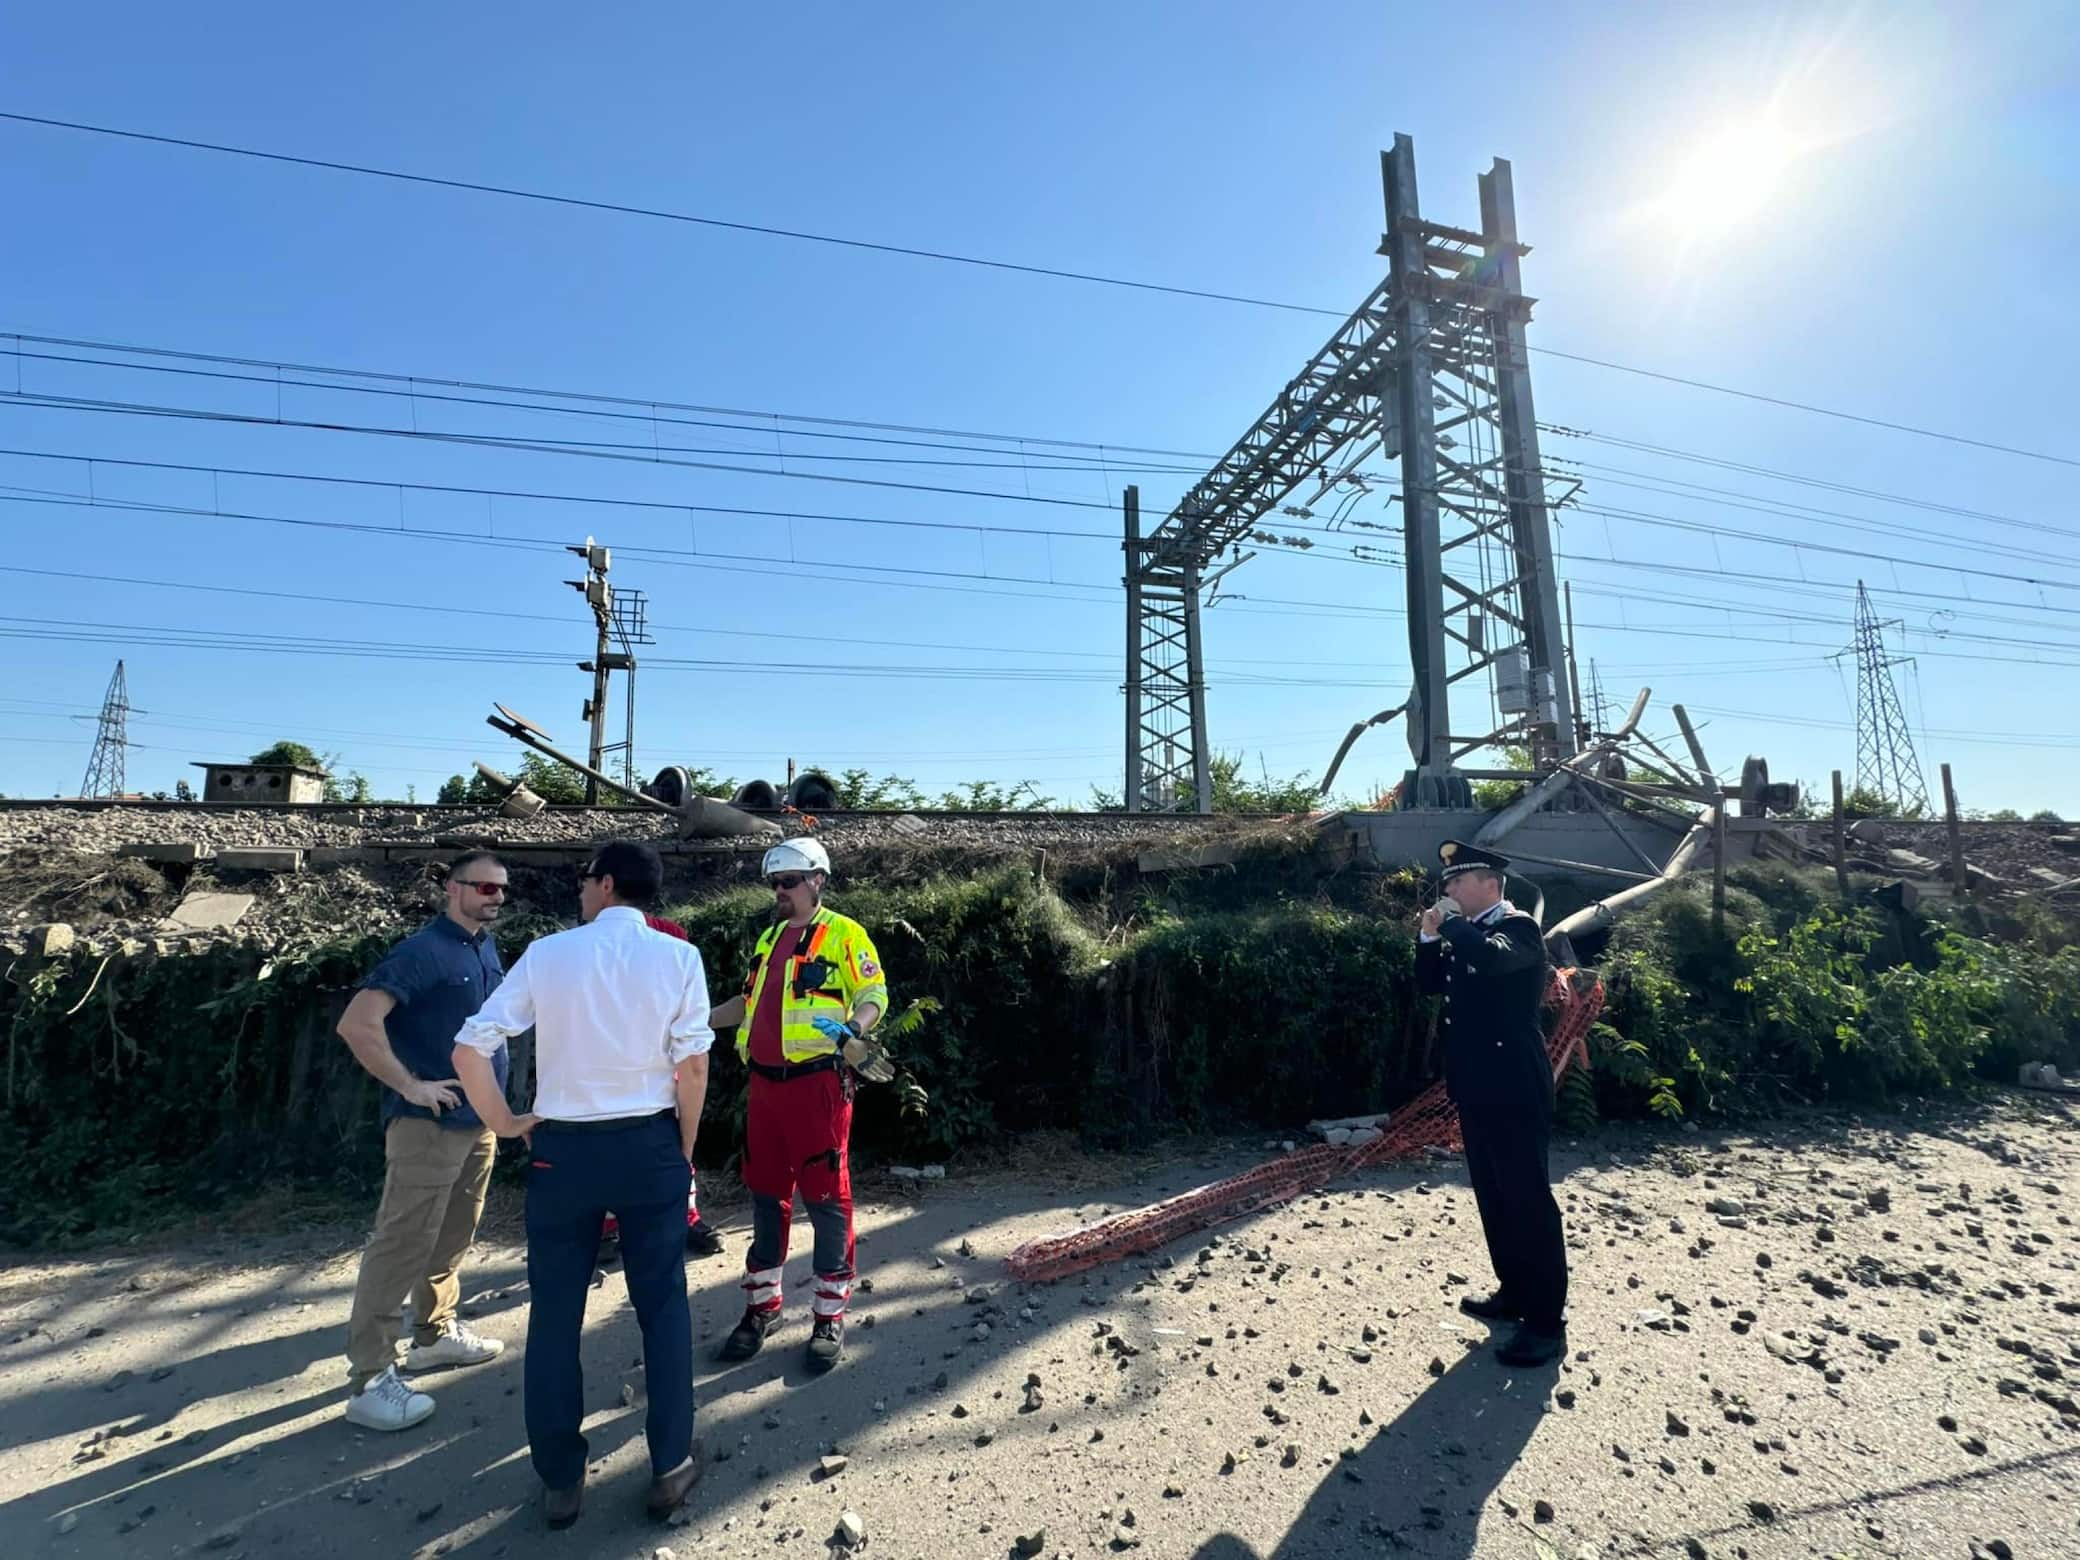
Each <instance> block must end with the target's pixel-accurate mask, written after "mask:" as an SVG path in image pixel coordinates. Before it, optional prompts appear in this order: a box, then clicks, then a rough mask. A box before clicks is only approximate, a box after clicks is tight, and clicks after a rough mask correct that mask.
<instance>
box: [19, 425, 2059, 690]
mask: <svg viewBox="0 0 2080 1560" xmlns="http://www.w3.org/2000/svg"><path fill="white" fill-rule="evenodd" d="M66 458H75V457H66ZM115 464H122V463H121V462H116V463H115ZM148 464H152V463H148ZM355 480H358V479H355ZM0 503H46V504H52V505H55V506H57V507H61V508H62V507H74V508H106V509H116V510H120V511H127V512H143V513H153V514H170V515H179V516H185V517H188V518H197V519H213V520H244V521H255V522H260V523H265V524H274V525H290V526H297V527H301V528H307V529H316V530H331V531H343V532H351V533H355V534H360V535H370V536H384V537H395V538H398V539H400V540H407V541H439V542H449V543H454V544H459V545H464V546H480V547H497V548H507V549H515V550H521V551H531V552H542V553H554V552H560V551H561V550H562V544H561V543H559V542H556V541H553V540H550V539H548V538H533V537H531V538H517V537H483V536H475V535H472V534H469V533H461V532H453V531H436V530H426V529H417V528H411V527H406V526H401V525H376V524H371V523H367V522H353V521H342V520H319V519H313V518H306V517H299V516H289V515H270V514H261V513H256V512H251V511H245V510H236V509H225V508H222V507H212V508H190V507H185V506H179V505H172V504H158V503H149V502H144V501H139V500H131V499H115V498H104V497H99V496H94V497H75V496H55V497H53V496H36V497H22V496H19V495H8V494H6V493H0ZM621 550H622V551H623V552H625V553H627V554H629V555H631V556H640V557H643V558H644V559H645V560H646V561H649V562H652V563H656V564H661V565H665V566H671V567H680V568H698V569H705V570H710V571H715V572H721V573H741V574H755V575H766V576H772V577H777V578H783V579H811V580H832V581H837V582H841V583H845V584H857V583H858V582H859V580H860V579H861V578H862V577H863V576H865V575H869V574H877V573H878V574H896V575H917V576H924V577H925V579H926V580H928V581H931V582H937V581H956V582H962V583H959V584H940V583H920V582H919V581H918V580H916V579H900V580H894V581H878V582H877V583H880V584H884V585H887V584H899V585H902V586H904V587H905V588H909V589H927V590H929V589H940V590H946V589H952V590H959V591H962V592H964V593H976V594H990V593H995V594H1011V595H1015V596H1021V597H1024V596H1028V595H1030V594H1032V593H1031V592H1004V591H1002V590H1001V587H1003V586H1005V585H1012V584H1018V585H1030V586H1033V587H1036V588H1044V591H1045V593H1046V594H1048V595H1051V596H1054V597H1057V598H1064V597H1065V593H1068V592H1084V593H1086V594H1082V595H1077V596H1070V597H1066V599H1074V600H1081V601H1086V602H1091V603H1092V604H1104V602H1105V600H1106V598H1108V597H1110V596H1111V595H1112V593H1113V590H1112V587H1109V586H1101V585H1082V584H1076V583H1072V582H1067V581H1056V580H1051V579H1042V578H1040V577H1039V576H1037V575H1015V574H1014V575H1006V574H990V573H982V572H978V571H973V570H952V569H919V568H915V567H911V566H895V565H884V564H854V565H849V566H848V572H846V573H842V574H827V573H815V572H809V571H807V570H806V569H804V568H800V567H794V568H786V569H781V568H775V567H772V566H770V561H769V560H765V559H764V558H763V556H762V555H759V554H734V553H721V554H718V553H703V552H700V551H698V550H696V549H687V548H657V547H639V546H637V547H629V546H624V547H622V548H621ZM1307 556H1322V555H1321V554H1309V555H1307ZM1563 556H1565V555H1563ZM736 558H754V559H758V560H759V562H757V563H733V562H722V561H719V560H721V559H736ZM1328 561H1331V562H1356V563H1361V564H1364V563H1369V562H1371V560H1366V559H1362V558H1357V559H1340V558H1336V557H1330V558H1329V560H1328ZM1590 561H1595V562H1608V561H1611V560H1603V559H1593V560H1590ZM1673 567H1674V566H1671V568H1673ZM1677 572H1683V571H1680V570H1678V571H1677ZM1244 599H1246V600H1249V601H1251V602H1254V603H1259V604H1261V605H1255V606H1241V607H1235V606H1228V607H1224V608H1223V610H1228V611H1243V612H1252V611H1264V610H1270V608H1271V604H1277V605H1281V606H1288V607H1300V608H1308V609H1315V610H1313V611H1311V612H1307V613H1302V614H1276V615H1318V616H1338V615H1359V616H1366V617H1400V616H1404V615H1405V612H1404V611H1403V609H1399V608H1391V607H1367V606H1357V605H1353V604H1348V603H1342V602H1325V601H1305V600H1302V601H1293V600H1290V599H1288V598H1283V597H1261V596H1259V597H1249V598H1244ZM2044 610H2047V611H2054V612H2064V613H2069V614H2080V607H2070V608H2046V609H2044ZM1816 621H1820V620H1816ZM1828 621H1831V620H1828ZM1579 626H1581V627H1584V628H1599V629H1603V630H1606V631H1609V632H1614V633H1635V634H1661V635H1682V636H1684V637H1691V638H1714V639H1725V640H1733V641H1736V642H1743V643H1745V642H1748V640H1749V639H1750V638H1751V637H1752V636H1742V635H1732V634H1711V633H1700V632H1698V631H1695V630H1689V629H1680V628H1675V627H1668V626H1662V625H1648V624H1629V623H1607V624H1597V623H1587V622H1585V623H1582V624H1580V625H1579ZM2031 642H2032V643H2036V644H2040V645H2041V647H2042V648H2047V649H2061V648H2065V645H2064V644H2063V642H2059V641H2049V642H2045V641H2031ZM1925 653H1927V654H1933V655H1939V656H1943V655H1950V656H1951V658H1955V659H1980V660H1985V659H2000V660H2003V661H2006V662H2008V663H2009V664H2019V665H2054V666H2055V665H2065V664H2067V663H2065V662H2061V661H2045V660H2041V659H2035V660H2030V659H2022V660H2017V659H2015V658H2006V657H2002V658H1989V657H1968V656H1962V655H1956V654H1954V653H1950V652H1942V651H1929V652H1925ZM646 664H647V663H646Z"/></svg>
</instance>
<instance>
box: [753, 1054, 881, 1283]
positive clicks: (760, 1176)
mask: <svg viewBox="0 0 2080 1560" xmlns="http://www.w3.org/2000/svg"><path fill="white" fill-rule="evenodd" d="M850 1084H851V1079H850V1078H849V1077H848V1076H847V1075H846V1074H845V1072H844V1071H843V1069H842V1068H834V1069H832V1070H830V1071H828V1072H820V1073H810V1074H807V1075H806V1076H803V1077H796V1078H789V1079H787V1080H786V1081H785V1082H776V1081H775V1080H773V1079H771V1078H762V1077H760V1076H759V1075H758V1074H757V1073H753V1074H752V1075H751V1097H750V1103H749V1106H748V1109H747V1111H746V1115H745V1122H744V1185H745V1187H746V1188H747V1189H748V1190H749V1191H750V1193H751V1196H752V1204H753V1221H752V1225H753V1230H752V1240H751V1249H750V1250H749V1251H748V1252H746V1253H745V1259H744V1267H745V1274H746V1282H745V1289H746V1291H747V1293H748V1294H749V1296H750V1300H751V1304H752V1305H753V1307H754V1308H756V1309H767V1308H772V1307H777V1306H778V1305H779V1303H780V1268H781V1267H782V1266H783V1265H784V1264H785V1263H786V1261H787V1244H788V1233H789V1230H790V1228H791V1226H792V1224H793V1219H794V1193H795V1188H796V1187H800V1188H801V1193H802V1201H803V1202H804V1203H806V1204H807V1205H808V1211H809V1214H810V1218H811V1221H812V1222H813V1223H814V1224H815V1225H816V1227H817V1228H816V1236H817V1239H816V1255H815V1272H816V1291H817V1292H816V1299H817V1305H816V1307H815V1309H816V1311H817V1314H818V1315H822V1316H831V1315H843V1314H844V1309H845V1302H846V1301H847V1300H849V1299H850V1298H851V1294H852V1278H853V1272H854V1267H853V1263H854V1255H855V1250H856V1242H855V1239H854V1233H853V1227H852V1160H851V1153H850V1150H849V1148H848V1146H847V1142H848V1139H849V1138H850V1137H851V1135H852V1089H851V1087H850ZM775 1212H777V1215H778V1217H777V1218H774V1217H771V1216H770V1215H771V1214H773V1213H775Z"/></svg>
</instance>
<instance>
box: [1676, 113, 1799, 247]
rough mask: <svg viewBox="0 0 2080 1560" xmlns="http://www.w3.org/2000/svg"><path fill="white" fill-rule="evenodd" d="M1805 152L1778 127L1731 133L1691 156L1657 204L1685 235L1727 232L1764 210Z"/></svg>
mask: <svg viewBox="0 0 2080 1560" xmlns="http://www.w3.org/2000/svg"><path fill="white" fill-rule="evenodd" d="M1803 150H1804V148H1803V147H1801V146H1800V144H1799V143H1798V141H1797V140H1796V139H1794V138H1793V137H1792V136H1791V135H1790V134H1789V133H1787V132H1786V131H1784V130H1783V129H1781V128H1780V127H1778V126H1776V125H1771V124H1760V125H1754V126H1751V127H1749V128H1747V129H1745V130H1739V131H1728V132H1726V133H1725V134H1722V135H1719V136H1716V137H1714V138H1713V139H1712V140H1710V141H1707V142H1706V143H1705V144H1704V145H1703V146H1701V147H1700V148H1699V149H1698V150H1697V151H1695V152H1693V153H1692V154H1691V155H1690V157H1689V159H1688V160H1687V161H1686V162H1685V163H1684V164H1683V166H1682V168H1681V170H1680V171H1679V172H1678V173H1677V175H1676V178H1675V181H1674V182H1673V183H1672V184H1670V186H1669V187H1668V189H1667V190H1666V191H1665V192H1664V193H1663V194H1662V196H1661V198H1660V200H1659V201H1657V202H1656V205H1658V206H1659V208H1660V210H1661V213H1662V215H1663V217H1664V219H1665V220H1666V221H1667V222H1668V223H1669V225H1670V226H1671V227H1673V228H1675V229H1676V230H1677V231H1678V232H1680V233H1683V234H1685V235H1686V236H1693V237H1694V236H1700V235H1709V234H1713V233H1721V232H1724V231H1726V230H1727V229H1729V228H1732V227H1736V226H1739V225H1741V224H1743V223H1746V222H1748V221H1749V220H1750V219H1752V218H1754V217H1756V216H1758V215H1760V214H1761V212H1762V209H1763V208H1764V207H1765V206H1766V205H1767V204H1768V203H1769V199H1770V197H1771V196H1772V195H1773V194H1775V193H1776V190H1777V187H1778V184H1779V183H1780V181H1781V179H1782V177H1783V174H1784V171H1785V170H1786V169H1787V168H1789V167H1790V166H1791V164H1792V163H1794V162H1796V161H1797V160H1798V158H1799V156H1800V154H1801V152H1802V151H1803Z"/></svg>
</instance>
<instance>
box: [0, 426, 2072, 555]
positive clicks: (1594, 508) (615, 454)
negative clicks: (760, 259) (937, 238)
mask: <svg viewBox="0 0 2080 1560" xmlns="http://www.w3.org/2000/svg"><path fill="white" fill-rule="evenodd" d="M4 404H14V405H29V404H34V405H44V406H50V407H54V408H57V409H62V410H75V411H89V412H94V411H105V412H117V413H121V414H124V415H145V416H171V417H177V418H182V419H188V420H195V421H204V422H223V423H233V424H245V425H257V426H265V427H293V428H308V429H313V430H317V431H324V432H336V433H354V434H362V435H367V436H374V437H385V438H398V439H407V440H412V441H415V442H421V443H425V442H433V443H448V444H456V445H460V446H463V447H466V448H477V449H502V450H516V451H527V452H532V453H537V454H551V455H574V456H582V457H585V458H588V459H598V460H613V461H624V462H631V463H634V464H638V465H644V466H668V467H678V468H686V469H692V470H700V471H723V472H732V473H736V474H738V475H747V476H763V477H778V478H783V479H788V480H805V481H813V482H836V483H842V484H845V485H848V486H859V487H873V488H887V489H893V490H896V491H901V492H911V493H939V494H945V495H948V496H951V497H957V498H980V499H995V500H1002V501H1005V502H1012V503H1028V504H1050V505H1056V506H1063V507H1068V508H1074V509H1091V510H1102V511H1105V512H1106V513H1108V514H1109V513H1111V512H1112V510H1113V506H1112V505H1111V504H1110V503H1109V502H1103V501H1099V500H1093V499H1078V498H1068V497H1062V496H1056V495H1049V494H1036V493H1007V492H1004V491H1002V490H1000V489H994V488H967V487H955V486H950V485H947V484H943V483H929V482H898V481H892V480H890V479H888V478H883V477H862V476H847V475H842V474H838V473H833V472H821V471H787V470H777V471H776V470H773V469H771V468H769V467H764V466H744V465H737V464H733V463H725V462H716V461H705V460H683V459H676V458H667V457H665V456H664V455H663V454H662V453H661V452H659V451H652V450H650V449H648V448H647V447H638V448H633V449H602V448H599V447H597V446H596V445H594V444H592V443H590V442H577V441H570V442H562V441H553V440H541V439H531V438H517V437H508V436H498V435H489V434H465V433H459V432H442V431H433V430H425V429H418V428H400V427H387V426H382V425H378V424H368V423H341V422H332V421H324V420H318V419H298V418H285V417H279V416H277V417H265V416H254V415H249V414H244V413H233V412H208V411H199V410H195V409H192V408H168V407H162V406H154V405H151V404H150V403H123V402H108V401H98V400H91V399H87V398H79V397H49V396H42V397H34V398H21V399H18V398H16V397H14V396H11V395H7V394H5V393H0V405H4ZM0 453H15V454H20V455H27V456H44V457H45V458H50V459H76V460H82V461H91V460H96V459H101V460H103V463H104V464H112V465H121V464H135V465H140V466H149V465H152V464H154V463H153V462H148V461H138V462H122V461H113V460H106V459H105V458H103V457H89V456H59V455H52V454H50V452H47V451H37V450H16V451H12V452H8V451H0ZM157 464H159V465H162V466H167V467H173V463H169V462H160V463H157ZM174 469H178V468H177V467H175V468H174ZM300 480H311V481H346V480H351V479H344V478H305V479H300ZM1367 480H1368V481H1370V480H1375V479H1373V478H1371V477H1368V478H1367ZM1377 480H1378V481H1379V482H1380V483H1381V484H1382V485H1383V486H1390V487H1391V486H1397V485H1398V484H1397V483H1395V482H1394V480H1393V479H1391V478H1386V477H1381V478H1378V479H1377ZM362 485H367V486H389V487H396V486H400V485H405V486H409V485H410V484H397V483H381V482H375V481H373V480H371V479H362ZM470 491H480V492H481V491H483V490H481V489H478V490H470ZM618 502H622V503H628V502H631V501H629V500H620V501H618ZM658 507H666V508H679V509H687V508H700V507H704V506H697V505H686V504H678V505H659V506H658ZM1569 507H1570V508H1571V509H1572V510H1573V511H1574V512H1575V513H1578V514H1585V515H1595V516H1601V517H1604V518H1607V519H1614V520H1631V521H1634V522H1635V523H1638V524H1642V525H1658V526H1664V527H1670V528H1673V529H1677V530H1685V531H1692V532H1698V533H1703V534H1710V535H1717V536H1726V537H1732V538H1736V539H1741V540H1747V541H1754V542H1761V543H1765V544H1769V545H1774V546H1781V547H1790V548H1793V549H1797V550H1804V551H1812V552H1819V553H1833V554H1839V555H1843V556H1848V557H1853V558H1858V559H1874V560H1876V561H1878V562H1883V563H1892V564H1899V565H1903V566H1907V567H1912V568H1924V569H1936V570H1941V571H1944V572H1948V573H1954V574H1959V575H1971V576H1976V577H1980V578H1985V579H1994V580H2002V581H2006V582H2009V583H2019V584H2026V585H2034V586H2038V587H2040V588H2043V587H2049V588H2054V589H2061V590H2080V581H2065V580H2056V579H2048V578H2044V577H2040V576H2036V575H2024V574H2015V573H2006V572H2001V571H1997V570H1987V569H1976V568H1971V567H1967V566H1965V565H1962V564H1946V563H1935V562H1931V561H1929V560H1926V559H1920V558H1907V557H1901V556H1900V555H1898V554H1894V553H1874V552H1870V551H1868V550H1867V549H1864V548H1847V547H1833V546H1829V545H1828V544H1825V543H1820V542H1814V541H1810V540H1805V539H1796V540H1794V539H1791V538H1786V537H1775V536H1766V535H1762V534H1759V533H1757V532H1755V531H1753V530H1744V529H1740V528H1737V527H1727V526H1714V525H1709V524H1707V523H1705V522H1703V521H1696V520H1685V519H1680V518H1677V517H1675V516H1671V515H1660V514H1655V513H1653V512H1651V511H1645V510H1633V509H1618V508H1613V507H1610V506H1607V505H1595V504H1586V503H1580V502H1579V501H1577V502H1576V503H1575V504H1573V505H1571V506H1569ZM1743 507H1747V508H1752V509H1760V511H1761V512H1764V513H1774V514H1777V515H1778V516H1779V517H1780V518H1785V519H1795V520H1798V521H1800V522H1801V523H1805V524H1828V525H1833V526H1837V527H1841V528H1845V529H1849V530H1858V531H1870V530H1879V531H1896V530H1897V529H1898V528H1897V527H1890V528H1887V527H1884V526H1882V525H1880V524H1878V523H1877V522H1871V523H1868V524H1865V523H1857V522H1852V521H1844V520H1834V521H1820V520H1815V518H1814V517H1813V515H1812V513H1811V512H1810V511H1807V512H1804V513H1794V512H1785V511H1772V510H1768V509H1763V508H1761V506H1756V505H1747V506H1743ZM896 523H901V522H896ZM1265 523H1266V525H1267V526H1270V525H1281V524H1282V522H1281V521H1277V520H1273V519H1271V517H1266V522H1265ZM960 528H961V529H971V527H966V526H963V527H960ZM975 529H980V528H979V527H977V528H975ZM1297 529H1302V530H1305V529H1313V528H1309V527H1304V526H1303V527H1297ZM1323 529H1324V530H1326V529H1327V528H1323ZM1937 540H1938V544H1939V545H1945V546H1966V545H1969V544H1968V543H1963V542H1949V541H1947V540H1943V539H1940V538H1938V539H1937ZM2035 556H2047V557H2048V556H2050V555H2035ZM2053 561H2055V562H2060V563H2064V562H2066V560H2065V559H2063V558H2062V557H2059V558H2055V559H2053ZM2068 566H2070V565H2068Z"/></svg>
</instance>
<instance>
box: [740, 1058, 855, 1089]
mask: <svg viewBox="0 0 2080 1560" xmlns="http://www.w3.org/2000/svg"><path fill="white" fill-rule="evenodd" d="M746 1065H747V1066H748V1067H750V1069H751V1070H752V1071H753V1072H755V1073H757V1074H758V1075H759V1077H761V1078H766V1079H770V1080H771V1081H772V1082H774V1083H785V1082H787V1080H788V1079H790V1078H806V1077H808V1076H809V1075H810V1074H811V1073H820V1072H832V1071H834V1070H835V1069H836V1068H837V1065H838V1058H837V1057H836V1056H835V1055H832V1056H813V1057H811V1058H810V1059H809V1060H808V1061H806V1062H783V1063H782V1064H781V1065H780V1066H778V1067H771V1066H768V1065H767V1064H766V1063H764V1062H748V1063H746Z"/></svg>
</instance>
